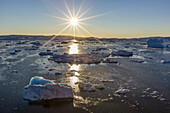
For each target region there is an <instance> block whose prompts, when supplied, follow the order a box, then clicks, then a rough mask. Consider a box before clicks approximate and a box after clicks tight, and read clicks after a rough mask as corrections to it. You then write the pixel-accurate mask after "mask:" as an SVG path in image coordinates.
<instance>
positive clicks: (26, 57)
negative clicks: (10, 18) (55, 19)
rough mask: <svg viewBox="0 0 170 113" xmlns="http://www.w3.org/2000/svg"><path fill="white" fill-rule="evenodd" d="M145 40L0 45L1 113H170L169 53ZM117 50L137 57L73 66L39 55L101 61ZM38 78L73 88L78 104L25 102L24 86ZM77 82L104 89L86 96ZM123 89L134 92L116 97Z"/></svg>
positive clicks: (44, 41) (19, 42)
mask: <svg viewBox="0 0 170 113" xmlns="http://www.w3.org/2000/svg"><path fill="white" fill-rule="evenodd" d="M146 41H147V40H140V39H137V40H101V41H97V40H96V41H94V40H93V41H89V40H61V39H60V40H54V41H52V42H50V43H49V44H47V45H45V46H43V44H45V43H46V42H47V41H46V40H40V39H39V40H27V39H25V40H0V113H47V112H48V113H79V112H82V113H83V112H94V113H169V111H170V63H162V60H167V61H170V48H148V47H147V43H146ZM35 42H36V43H35ZM37 42H39V43H40V44H38V43H37ZM118 50H125V51H129V52H133V56H130V57H124V56H113V55H109V56H108V57H106V58H104V59H107V58H111V59H112V60H114V61H117V63H104V62H100V63H94V64H93V63H91V64H83V63H81V64H74V63H71V64H70V63H57V62H55V61H53V60H49V59H50V57H51V56H50V55H43V56H40V55H39V53H40V52H47V51H48V52H52V53H53V54H57V55H63V54H68V55H74V54H87V53H88V54H91V53H96V56H97V55H98V54H99V53H105V54H108V53H111V52H112V51H118ZM95 58H96V57H95ZM89 60H90V59H89ZM96 60H97V59H96ZM66 62H67V61H66ZM34 76H41V77H44V78H45V79H50V80H53V81H54V82H55V83H66V84H69V85H70V86H71V87H72V88H73V90H74V99H73V101H68V102H67V101H54V102H48V103H46V102H45V103H43V102H42V103H38V104H37V103H29V102H28V101H27V100H24V99H23V90H24V87H25V86H27V85H28V84H29V82H30V79H31V78H32V77H34ZM103 80H104V81H103ZM111 81H113V82H111ZM78 82H83V83H89V84H101V83H102V84H103V85H104V87H105V88H104V89H103V90H99V89H96V91H94V92H88V91H83V90H81V89H80V88H79V87H78V84H77V83H78ZM120 88H124V89H128V90H129V92H127V93H125V94H118V93H116V91H117V90H118V89H120Z"/></svg>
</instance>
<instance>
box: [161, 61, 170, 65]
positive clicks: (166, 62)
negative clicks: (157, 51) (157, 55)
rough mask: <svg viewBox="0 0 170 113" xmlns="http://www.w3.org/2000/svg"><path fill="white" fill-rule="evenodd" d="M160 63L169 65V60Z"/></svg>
mask: <svg viewBox="0 0 170 113" xmlns="http://www.w3.org/2000/svg"><path fill="white" fill-rule="evenodd" d="M161 63H164V64H168V63H170V60H161Z"/></svg>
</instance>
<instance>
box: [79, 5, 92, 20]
mask: <svg viewBox="0 0 170 113" xmlns="http://www.w3.org/2000/svg"><path fill="white" fill-rule="evenodd" d="M91 9H92V7H90V8H88V9H87V10H86V11H84V12H83V13H82V14H81V15H79V16H78V17H77V18H78V19H80V18H81V17H83V16H84V15H85V14H86V13H87V12H88V11H90V10H91Z"/></svg>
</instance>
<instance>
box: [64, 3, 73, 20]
mask: <svg viewBox="0 0 170 113" xmlns="http://www.w3.org/2000/svg"><path fill="white" fill-rule="evenodd" d="M64 4H65V6H66V9H67V11H68V13H69V15H70V16H71V18H73V15H72V14H71V11H70V9H69V7H68V5H67V3H66V0H64Z"/></svg>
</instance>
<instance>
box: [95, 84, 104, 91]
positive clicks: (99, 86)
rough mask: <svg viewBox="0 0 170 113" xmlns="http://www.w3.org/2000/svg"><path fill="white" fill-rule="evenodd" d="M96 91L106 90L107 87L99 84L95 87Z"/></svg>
mask: <svg viewBox="0 0 170 113" xmlns="http://www.w3.org/2000/svg"><path fill="white" fill-rule="evenodd" d="M94 87H95V88H96V89H101V90H102V89H104V88H105V86H104V85H103V84H102V83H101V84H97V85H95V86H94Z"/></svg>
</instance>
